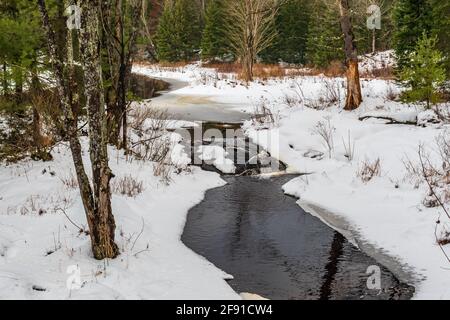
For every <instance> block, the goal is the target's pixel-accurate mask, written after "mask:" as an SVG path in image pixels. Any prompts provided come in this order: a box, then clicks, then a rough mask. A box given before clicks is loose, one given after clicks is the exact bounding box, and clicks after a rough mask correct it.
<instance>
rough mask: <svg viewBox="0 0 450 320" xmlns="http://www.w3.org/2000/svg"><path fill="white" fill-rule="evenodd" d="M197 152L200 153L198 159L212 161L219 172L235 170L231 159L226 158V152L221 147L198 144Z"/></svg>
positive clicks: (233, 171)
mask: <svg viewBox="0 0 450 320" xmlns="http://www.w3.org/2000/svg"><path fill="white" fill-rule="evenodd" d="M198 152H199V153H200V155H199V158H200V160H203V161H208V162H212V164H213V165H214V166H215V167H216V168H217V169H218V170H219V171H220V172H223V173H226V174H233V173H235V172H236V167H235V165H234V162H233V160H231V159H228V158H227V155H228V152H226V151H225V150H224V149H223V148H221V147H219V146H213V145H212V146H200V147H199V148H198Z"/></svg>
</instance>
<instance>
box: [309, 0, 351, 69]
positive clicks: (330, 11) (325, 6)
mask: <svg viewBox="0 0 450 320" xmlns="http://www.w3.org/2000/svg"><path fill="white" fill-rule="evenodd" d="M306 58H307V59H306V60H307V62H308V63H310V64H313V65H315V66H317V67H326V66H328V65H329V64H330V62H332V61H333V60H343V59H344V51H343V41H342V32H341V26H340V23H339V12H338V10H337V9H336V8H335V7H334V5H333V4H331V3H330V2H327V1H325V0H314V3H313V6H312V8H311V20H310V24H309V31H308V40H307V50H306Z"/></svg>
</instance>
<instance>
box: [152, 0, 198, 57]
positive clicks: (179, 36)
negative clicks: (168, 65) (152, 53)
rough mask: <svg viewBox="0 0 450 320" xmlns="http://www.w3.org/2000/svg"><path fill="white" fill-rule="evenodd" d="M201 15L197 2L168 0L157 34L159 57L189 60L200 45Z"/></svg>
mask: <svg viewBox="0 0 450 320" xmlns="http://www.w3.org/2000/svg"><path fill="white" fill-rule="evenodd" d="M200 36H201V30H200V15H199V8H198V5H197V4H196V2H191V1H190V0H167V1H166V2H165V4H164V10H163V13H162V15H161V18H160V22H159V26H158V31H157V34H156V46H157V53H158V58H159V59H160V60H162V61H170V62H173V61H189V60H191V59H192V58H193V57H194V56H195V54H196V51H197V50H198V49H199V47H200Z"/></svg>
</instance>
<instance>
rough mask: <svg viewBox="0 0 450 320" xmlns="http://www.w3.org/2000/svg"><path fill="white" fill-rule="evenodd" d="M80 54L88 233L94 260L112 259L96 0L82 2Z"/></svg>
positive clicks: (114, 250)
mask: <svg viewBox="0 0 450 320" xmlns="http://www.w3.org/2000/svg"><path fill="white" fill-rule="evenodd" d="M81 9H82V12H83V15H82V19H81V25H82V29H81V33H80V40H81V45H80V48H81V56H82V65H83V70H84V82H85V96H86V105H87V113H88V123H89V152H90V158H91V165H92V184H93V200H94V205H95V216H94V217H91V218H93V219H94V221H93V223H92V227H93V229H94V230H91V232H92V233H93V235H94V239H93V243H92V250H93V252H94V256H95V258H97V259H104V258H114V257H116V256H117V255H118V253H119V250H118V247H117V245H116V244H115V242H114V237H115V228H116V225H115V222H114V217H113V214H112V209H111V189H110V180H111V178H112V177H113V174H112V172H111V169H110V168H109V165H108V151H107V145H108V139H107V137H108V136H107V134H108V132H107V124H106V116H105V105H104V102H105V101H104V92H103V85H102V83H103V81H102V72H101V64H100V46H99V44H100V37H99V30H98V27H99V20H98V16H99V2H97V3H96V2H94V1H89V0H84V1H81Z"/></svg>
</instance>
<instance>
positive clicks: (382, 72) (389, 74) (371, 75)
mask: <svg viewBox="0 0 450 320" xmlns="http://www.w3.org/2000/svg"><path fill="white" fill-rule="evenodd" d="M360 77H361V78H366V79H381V80H394V79H395V74H394V68H393V67H383V68H378V69H373V70H370V71H366V72H361V74H360Z"/></svg>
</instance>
